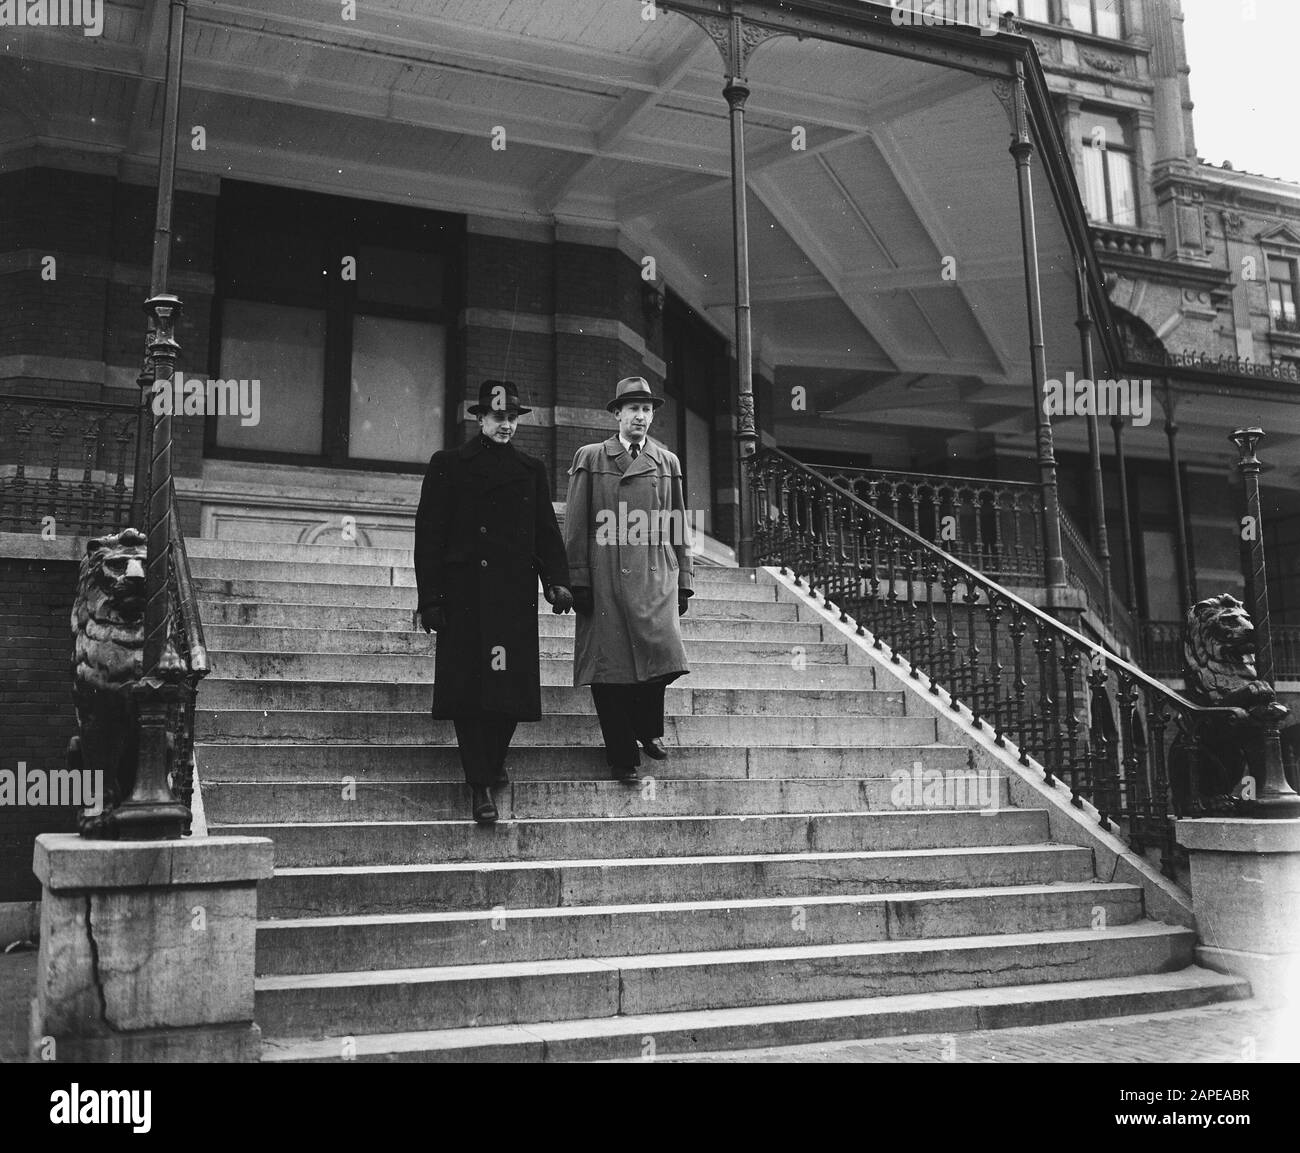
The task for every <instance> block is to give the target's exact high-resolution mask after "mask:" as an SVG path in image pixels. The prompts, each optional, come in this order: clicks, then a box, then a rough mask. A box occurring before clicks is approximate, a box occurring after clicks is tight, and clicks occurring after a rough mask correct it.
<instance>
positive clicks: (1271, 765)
mask: <svg viewBox="0 0 1300 1153" xmlns="http://www.w3.org/2000/svg"><path fill="white" fill-rule="evenodd" d="M1228 439H1229V440H1231V441H1232V443H1233V444H1235V445H1236V446H1237V451H1238V452H1239V453H1240V454H1241V459H1240V460H1239V461H1238V462H1237V468H1238V469H1239V470H1240V472H1241V479H1242V483H1243V485H1244V486H1245V489H1246V515H1247V516H1248V517H1250V518H1251V520H1252V521H1253V522H1254V523H1253V526H1252V530H1253V531H1252V533H1251V537H1250V539H1249V540H1248V541H1244V542H1243V543H1246V544H1249V546H1250V547H1249V549H1248V550H1246V551H1245V552H1244V553H1243V555H1244V556H1245V558H1246V573H1245V575H1246V596H1247V598H1248V600H1249V601H1250V604H1249V606H1248V607H1249V608H1250V617H1251V620H1252V621H1253V622H1254V625H1255V672H1256V673H1257V674H1258V676H1259V679H1260V680H1261V681H1265V682H1266V683H1268V684H1270V685H1272V684H1273V683H1274V680H1273V632H1272V625H1271V622H1270V621H1269V615H1268V566H1267V565H1266V564H1265V561H1264V517H1263V510H1262V508H1261V506H1260V500H1259V474H1260V471H1261V469H1262V464H1261V462H1260V459H1259V455H1258V453H1257V451H1256V450H1257V449H1258V447H1259V442H1260V441H1261V440H1263V439H1264V430H1263V429H1262V428H1239V429H1237V431H1236V432H1233V433H1230V434H1229V437H1228ZM1251 715H1252V716H1253V717H1255V719H1256V720H1257V721H1258V722H1259V726H1260V730H1261V737H1262V741H1263V746H1264V748H1263V751H1264V757H1263V764H1262V765H1261V774H1260V775H1261V776H1262V777H1263V780H1261V781H1260V782H1259V784H1258V787H1257V789H1256V797H1257V798H1258V802H1259V807H1258V810H1257V811H1254V812H1252V813H1251V815H1252V816H1259V817H1281V818H1285V819H1291V818H1294V817H1300V796H1297V795H1296V793H1295V791H1294V790H1293V789H1292V788H1291V786H1290V785H1289V784H1288V783H1287V779H1286V771H1285V769H1284V768H1283V764H1282V741H1281V736H1280V733H1279V727H1280V725H1281V723H1282V721H1283V720H1284V719H1285V717H1286V715H1287V709H1286V708H1285V707H1284V706H1283V705H1281V704H1278V703H1277V702H1274V703H1272V704H1269V705H1267V706H1263V707H1260V708H1257V709H1253V710H1251Z"/></svg>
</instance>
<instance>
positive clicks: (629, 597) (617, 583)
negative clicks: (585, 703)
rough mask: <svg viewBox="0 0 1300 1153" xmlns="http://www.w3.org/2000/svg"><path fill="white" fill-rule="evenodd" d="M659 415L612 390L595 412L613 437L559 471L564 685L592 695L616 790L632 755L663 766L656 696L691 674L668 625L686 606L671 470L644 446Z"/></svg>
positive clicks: (653, 402) (675, 464)
mask: <svg viewBox="0 0 1300 1153" xmlns="http://www.w3.org/2000/svg"><path fill="white" fill-rule="evenodd" d="M661 404H663V398H662V397H657V396H654V395H652V393H651V389H650V385H649V383H648V382H647V381H646V380H644V379H643V378H642V377H639V376H632V377H627V378H626V379H624V380H620V381H619V382H618V384H617V386H616V387H615V394H614V399H613V400H612V401H610V402H609V404H608V405H607V406H606V407H608V409H609V411H610V412H612V413H613V414H614V416H615V418H616V420H617V422H618V431H617V432H616V433H615V435H613V436H611V437H610V438H609V439H608V440H606V441H604V442H603V443H600V444H589V445H585V446H584V447H582V448H580V449H578V451H577V453H576V454H575V455H574V458H573V467H572V468H571V469H570V470H569V497H568V511H567V513H566V515H565V522H564V543H565V549H566V552H567V553H568V559H569V572H570V575H571V579H572V581H573V586H572V587H573V605H574V611H575V612H576V613H577V614H578V616H577V622H576V627H575V642H574V650H573V683H574V684H575V685H590V686H591V695H592V699H593V701H594V702H595V706H596V713H597V715H598V716H599V718H600V728H601V733H602V735H603V736H604V740H605V757H606V760H607V762H608V764H609V767H610V772H611V775H612V776H614V777H615V778H616V779H618V780H622V781H636V780H637V779H638V776H637V766H638V765H640V763H641V755H640V750H639V749H638V747H637V746H638V745H640V748H641V749H644V750H645V752H646V754H647V755H648V756H650V757H653V758H654V759H656V760H662V759H663V758H664V757H666V756H667V755H668V753H667V751H666V750H665V749H664V744H663V739H662V738H663V734H664V690H665V689H666V688H667V687H668V685H669V684H670V683H671V682H672V681H674V680H676V679H677V678H678V677H680V676H682V675H683V674H685V673H688V672H689V671H690V670H689V669H688V668H687V666H686V650H685V648H684V647H683V645H682V632H681V626H680V624H679V623H678V619H677V618H678V617H679V616H680V615H681V614H683V613H685V612H686V607H687V602H688V600H689V598H690V597H691V596H692V595H693V593H692V589H691V563H692V562H691V554H690V549H689V542H688V540H687V533H686V520H687V518H686V506H685V501H684V499H683V495H682V466H681V463H680V462H679V461H678V459H677V457H676V456H675V455H674V454H673V453H671V452H669V450H668V449H666V448H665V447H664V446H663V445H661V444H658V443H656V442H655V441H652V440H650V439H649V436H648V433H649V430H650V424H651V422H652V421H653V419H654V414H655V411H656V410H657V409H658V408H659V406H660V405H661ZM663 514H668V515H666V516H665V515H663Z"/></svg>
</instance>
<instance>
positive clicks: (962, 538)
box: [812, 466, 1136, 644]
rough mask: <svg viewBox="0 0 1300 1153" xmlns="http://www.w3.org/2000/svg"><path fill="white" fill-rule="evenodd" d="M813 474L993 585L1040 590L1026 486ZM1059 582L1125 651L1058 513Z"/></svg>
mask: <svg viewBox="0 0 1300 1153" xmlns="http://www.w3.org/2000/svg"><path fill="white" fill-rule="evenodd" d="M812 467H814V469H815V471H817V472H818V473H819V474H820V475H822V476H824V477H826V478H827V479H828V480H830V481H832V482H834V483H835V484H838V485H841V486H842V487H844V488H847V489H848V490H849V491H850V492H852V493H853V494H854V495H855V496H857V497H860V498H861V499H862V500H865V501H866V502H867V503H868V504H869V505H872V506H873V507H875V508H878V509H880V511H881V512H883V513H885V514H887V515H888V516H890V517H892V518H893V519H894V520H896V521H899V522H900V523H902V524H904V525H906V526H907V527H908V528H910V529H911V530H912V531H913V532H914V533H916V534H917V535H919V536H923V537H924V538H925V539H926V540H928V541H930V542H931V543H933V544H937V545H939V547H940V548H942V549H943V550H944V551H945V552H947V553H949V554H951V555H952V556H955V557H956V558H957V559H958V560H960V561H962V562H963V563H965V564H968V565H970V566H971V568H973V569H978V570H979V571H980V572H982V573H983V574H984V575H985V576H988V577H991V578H993V579H994V580H998V581H1003V582H1005V583H1007V584H1011V585H1014V586H1019V587H1021V588H1025V587H1030V588H1037V587H1040V586H1041V585H1042V584H1043V568H1044V566H1043V497H1042V489H1041V488H1040V487H1039V486H1038V485H1036V484H1033V483H1030V482H1028V481H1013V480H988V479H979V478H975V477H966V476H938V475H934V474H930V473H914V472H891V471H885V470H880V469H870V468H838V467H827V468H820V467H817V466H812ZM1061 538H1062V547H1063V550H1064V555H1065V565H1066V579H1067V580H1069V582H1070V584H1071V585H1073V586H1074V587H1075V588H1077V589H1079V590H1080V591H1082V592H1083V593H1084V594H1085V595H1086V596H1087V598H1088V604H1089V605H1090V606H1091V607H1092V608H1093V610H1094V611H1095V612H1096V613H1097V615H1098V617H1100V618H1105V617H1106V614H1107V604H1106V602H1107V601H1109V602H1110V603H1109V613H1110V620H1111V628H1112V629H1113V631H1114V633H1115V635H1116V637H1117V638H1119V639H1120V640H1121V641H1123V642H1124V643H1126V644H1133V643H1135V641H1136V635H1135V633H1134V631H1133V623H1132V620H1131V619H1130V616H1129V612H1128V609H1127V608H1125V606H1124V604H1123V602H1122V601H1121V600H1120V598H1119V597H1118V596H1117V595H1116V594H1115V592H1114V590H1113V589H1108V588H1107V587H1106V581H1105V577H1104V575H1103V573H1102V570H1101V566H1100V564H1098V562H1097V560H1096V558H1095V557H1094V555H1093V552H1092V549H1091V547H1090V545H1089V544H1088V543H1087V537H1086V536H1085V535H1084V533H1083V531H1082V530H1081V529H1080V528H1079V527H1078V526H1077V525H1076V524H1075V523H1074V521H1072V520H1071V519H1070V517H1069V516H1068V515H1067V514H1066V512H1065V510H1064V509H1062V510H1061Z"/></svg>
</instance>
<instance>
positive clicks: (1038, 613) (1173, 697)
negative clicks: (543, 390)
mask: <svg viewBox="0 0 1300 1153" xmlns="http://www.w3.org/2000/svg"><path fill="white" fill-rule="evenodd" d="M762 451H763V453H765V454H766V453H770V454H771V455H773V456H776V457H779V458H780V459H781V460H783V461H785V462H786V463H787V464H789V465H793V466H794V467H795V468H796V469H798V470H800V471H801V472H803V473H805V474H807V476H808V477H809V478H810V479H812V480H815V481H817V482H818V483H821V484H826V485H829V486H830V487H831V488H834V489H835V490H836V491H837V492H839V493H842V494H843V495H844V496H846V497H848V498H849V500H850V501H852V502H853V504H854V505H856V506H857V507H858V508H860V509H862V510H863V511H865V512H866V513H867V514H868V515H869V516H871V517H873V518H874V519H876V520H879V521H883V522H884V523H885V525H886V526H887V527H888V528H889V529H890V530H891V531H892V532H897V533H901V534H902V535H903V536H904V537H906V538H907V539H908V540H910V541H911V542H912V543H913V544H914V545H915V546H916V547H917V548H919V549H921V550H923V551H925V552H928V553H931V554H933V555H934V556H935V557H936V558H938V559H941V560H942V561H943V563H944V564H945V565H949V566H951V567H952V568H955V569H956V570H957V571H958V572H960V573H961V574H962V575H963V576H964V577H966V579H967V580H968V581H970V582H972V583H974V584H977V585H979V586H981V587H982V588H984V589H986V590H988V591H989V592H992V593H996V594H997V595H998V596H999V597H1002V598H1003V599H1005V600H1007V601H1009V602H1010V603H1011V604H1013V605H1015V606H1017V607H1018V608H1019V609H1020V611H1021V612H1023V613H1026V614H1027V615H1028V616H1030V617H1032V618H1034V620H1035V621H1036V622H1037V623H1039V624H1041V625H1044V626H1046V627H1048V628H1050V629H1052V630H1053V631H1055V632H1057V633H1059V634H1060V635H1062V636H1065V637H1067V638H1069V640H1071V641H1072V642H1074V643H1075V644H1078V645H1081V646H1082V647H1084V648H1086V649H1088V650H1090V651H1091V652H1092V653H1094V654H1095V655H1098V656H1101V657H1103V658H1104V659H1105V661H1106V662H1107V664H1109V665H1112V666H1114V667H1116V668H1118V669H1122V670H1123V671H1124V672H1125V673H1127V674H1128V675H1129V676H1131V677H1132V678H1133V679H1134V680H1135V681H1137V682H1138V683H1139V684H1141V685H1143V686H1144V687H1145V688H1147V689H1148V690H1150V691H1151V692H1155V693H1157V694H1159V695H1160V696H1163V697H1165V698H1167V699H1168V700H1169V701H1170V703H1172V704H1174V705H1175V706H1177V707H1178V708H1179V709H1180V710H1182V711H1185V712H1188V713H1193V714H1196V715H1198V716H1204V717H1217V718H1219V719H1229V720H1243V721H1244V720H1245V719H1246V711H1245V709H1238V708H1232V707H1227V706H1216V705H1198V704H1196V703H1195V702H1194V701H1189V700H1188V699H1187V698H1186V697H1183V696H1180V695H1179V694H1178V693H1176V692H1174V690H1173V689H1171V688H1169V686H1168V685H1166V684H1164V683H1163V682H1162V681H1158V680H1156V679H1155V677H1152V676H1148V675H1147V674H1146V673H1145V672H1143V671H1142V670H1141V669H1140V668H1138V667H1137V665H1133V664H1129V662H1128V661H1126V660H1124V659H1123V658H1122V657H1120V656H1118V655H1117V654H1115V653H1113V652H1111V651H1110V650H1109V649H1107V648H1105V647H1104V646H1103V645H1100V644H1098V643H1097V642H1096V641H1092V640H1089V639H1088V638H1087V637H1085V636H1083V634H1082V633H1078V632H1075V630H1074V629H1072V628H1070V626H1069V625H1067V624H1064V623H1062V622H1061V621H1059V620H1057V619H1056V617H1054V616H1051V615H1049V614H1048V613H1045V612H1043V610H1042V609H1039V608H1035V607H1034V606H1033V605H1031V604H1030V603H1029V602H1028V601H1027V600H1023V599H1022V598H1021V597H1018V596H1016V594H1015V593H1013V592H1012V591H1011V590H1010V589H1007V588H1003V587H1002V585H1000V584H998V583H997V582H996V581H994V580H991V579H990V578H988V577H986V576H985V575H984V574H983V573H981V572H977V571H976V570H975V569H973V568H971V567H970V565H968V564H965V563H963V562H962V561H961V560H959V559H958V558H957V557H955V556H953V555H952V554H951V553H947V552H945V551H944V550H943V549H941V548H939V546H938V545H936V544H933V543H932V542H931V541H928V540H926V539H925V537H923V536H921V535H920V534H918V533H914V532H913V531H912V530H911V529H910V528H908V527H907V526H906V525H904V524H899V522H898V521H896V520H894V519H893V518H892V517H890V516H888V515H886V514H885V513H883V512H881V511H880V510H879V509H878V508H876V507H875V506H874V505H871V504H868V503H867V502H866V501H865V500H863V499H862V498H861V497H859V496H857V495H856V494H855V493H853V492H851V491H850V490H849V489H846V488H844V487H843V486H841V485H837V484H835V483H834V482H833V481H831V480H829V479H828V478H826V477H824V476H822V475H821V474H820V473H818V472H817V471H816V470H814V469H812V468H809V467H808V466H807V465H806V464H803V463H802V462H800V461H798V460H796V459H795V458H794V457H792V456H790V455H789V454H788V453H785V452H782V451H781V450H780V449H779V448H773V447H771V446H765V447H764V448H763V450H762Z"/></svg>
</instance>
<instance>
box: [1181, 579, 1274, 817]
mask: <svg viewBox="0 0 1300 1153" xmlns="http://www.w3.org/2000/svg"><path fill="white" fill-rule="evenodd" d="M1183 659H1184V662H1185V666H1186V667H1185V670H1184V675H1185V678H1186V684H1187V689H1186V693H1185V694H1184V695H1185V696H1186V697H1187V698H1188V699H1189V700H1191V701H1194V702H1195V703H1196V704H1199V705H1212V706H1216V707H1225V706H1226V707H1234V708H1239V709H1244V710H1245V711H1246V712H1247V713H1248V714H1250V715H1251V716H1252V717H1254V718H1255V719H1257V720H1265V719H1271V720H1278V719H1280V718H1282V717H1285V716H1286V709H1285V708H1283V706H1281V705H1280V704H1278V703H1277V701H1276V699H1275V697H1276V695H1275V693H1274V692H1273V687H1272V686H1271V685H1270V684H1268V683H1267V682H1266V681H1261V680H1260V679H1259V676H1258V675H1257V673H1256V671H1255V626H1254V624H1253V623H1252V622H1251V619H1250V616H1249V614H1248V613H1247V612H1246V608H1245V606H1244V605H1243V604H1242V603H1241V601H1239V600H1237V598H1236V597H1234V596H1231V595H1229V594H1228V593H1223V594H1222V595H1220V596H1217V597H1210V598H1208V599H1207V600H1203V601H1200V602H1198V603H1197V604H1196V605H1194V606H1193V607H1192V610H1191V611H1190V612H1189V613H1188V614H1187V621H1186V624H1185V625H1184V629H1183ZM1201 737H1202V744H1201V757H1200V766H1199V777H1200V781H1199V783H1198V782H1194V781H1192V780H1190V779H1189V774H1190V755H1189V749H1188V747H1187V744H1186V742H1185V741H1184V740H1182V739H1181V738H1180V739H1179V740H1178V741H1176V742H1175V744H1174V746H1173V748H1172V749H1171V750H1170V762H1169V768H1170V785H1171V788H1172V790H1173V793H1174V802H1175V811H1176V812H1177V813H1178V814H1179V815H1187V814H1188V813H1189V812H1190V811H1191V810H1193V809H1195V810H1196V811H1198V812H1210V813H1232V812H1238V811H1241V809H1242V807H1243V803H1244V802H1246V801H1248V800H1249V799H1250V797H1251V795H1252V794H1250V793H1249V792H1248V789H1247V786H1248V784H1249V781H1250V778H1253V779H1254V780H1255V781H1258V780H1259V779H1260V771H1261V764H1262V760H1261V758H1262V752H1261V750H1260V749H1259V747H1258V739H1257V734H1256V733H1255V732H1254V730H1253V727H1252V726H1248V725H1244V724H1240V723H1233V722H1232V721H1229V720H1222V721H1220V720H1216V721H1213V722H1210V723H1209V724H1207V725H1205V726H1203V727H1202V729H1201ZM1193 797H1196V798H1197V799H1196V800H1195V801H1193Z"/></svg>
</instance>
